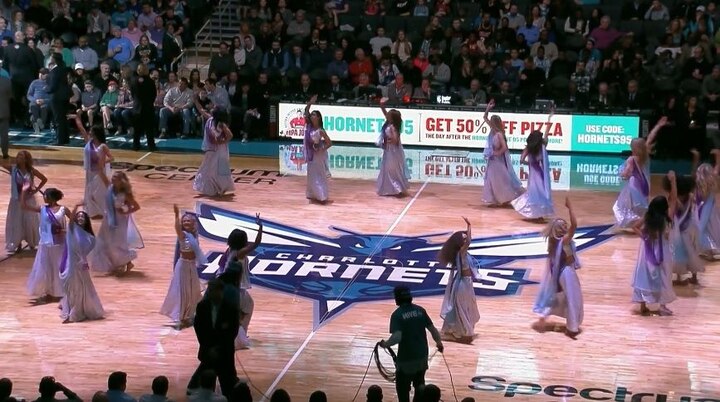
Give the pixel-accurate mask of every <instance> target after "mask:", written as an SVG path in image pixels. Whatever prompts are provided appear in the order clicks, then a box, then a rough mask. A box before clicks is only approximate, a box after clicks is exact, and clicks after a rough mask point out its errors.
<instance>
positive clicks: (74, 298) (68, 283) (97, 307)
mask: <svg viewBox="0 0 720 402" xmlns="http://www.w3.org/2000/svg"><path fill="white" fill-rule="evenodd" d="M63 290H64V291H65V297H64V298H63V299H62V301H61V302H60V306H61V308H62V313H61V314H60V317H61V318H62V319H63V320H68V321H70V322H80V321H85V320H99V319H101V318H103V317H104V316H105V310H103V306H102V303H101V302H100V297H99V296H98V294H97V291H96V290H95V286H94V285H93V282H92V278H90V271H89V270H88V269H87V266H83V265H78V266H76V267H74V268H73V270H72V275H71V276H70V277H69V278H67V279H66V280H64V281H63Z"/></svg>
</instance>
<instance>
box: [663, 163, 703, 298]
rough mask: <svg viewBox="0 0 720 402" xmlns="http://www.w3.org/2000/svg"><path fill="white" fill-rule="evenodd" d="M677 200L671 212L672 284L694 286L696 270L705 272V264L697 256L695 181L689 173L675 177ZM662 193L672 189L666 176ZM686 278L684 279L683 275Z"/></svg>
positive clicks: (698, 251)
mask: <svg viewBox="0 0 720 402" xmlns="http://www.w3.org/2000/svg"><path fill="white" fill-rule="evenodd" d="M675 182H676V190H675V191H676V194H677V201H676V202H675V209H674V210H673V213H674V214H675V218H674V219H673V221H674V222H675V225H676V226H677V227H676V230H674V231H673V233H672V234H673V237H672V242H673V243H672V244H673V272H674V273H675V275H677V280H676V281H674V282H673V283H674V284H675V285H687V284H688V283H690V284H693V285H697V284H698V278H697V274H698V272H704V271H705V263H704V262H703V260H702V258H700V244H699V243H700V241H699V239H698V222H697V217H696V215H695V198H694V196H693V191H694V190H695V180H694V179H693V178H692V177H690V176H679V177H676V179H675ZM663 188H664V189H665V191H666V192H668V193H669V192H671V191H672V183H671V182H670V179H669V178H668V177H665V179H664V180H663ZM688 273H689V274H690V278H687V279H686V278H684V277H685V276H686V275H687V274H688Z"/></svg>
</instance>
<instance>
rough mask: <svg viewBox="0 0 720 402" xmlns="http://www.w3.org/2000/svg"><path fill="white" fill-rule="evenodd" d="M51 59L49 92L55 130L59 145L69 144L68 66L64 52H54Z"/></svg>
mask: <svg viewBox="0 0 720 402" xmlns="http://www.w3.org/2000/svg"><path fill="white" fill-rule="evenodd" d="M51 57H52V59H51V61H50V74H49V75H48V93H49V94H50V107H51V108H52V112H53V118H54V119H55V132H56V135H57V144H58V145H67V144H68V143H69V142H70V132H69V128H68V118H67V112H68V106H69V104H70V97H71V96H72V88H71V87H70V79H69V77H68V74H69V73H70V70H68V68H67V66H65V62H64V61H63V58H62V54H60V53H53V54H52V56H51Z"/></svg>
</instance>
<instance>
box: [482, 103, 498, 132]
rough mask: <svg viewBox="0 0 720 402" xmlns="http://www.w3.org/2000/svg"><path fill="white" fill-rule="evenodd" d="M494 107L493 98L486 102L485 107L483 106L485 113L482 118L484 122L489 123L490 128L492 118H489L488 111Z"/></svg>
mask: <svg viewBox="0 0 720 402" xmlns="http://www.w3.org/2000/svg"><path fill="white" fill-rule="evenodd" d="M494 107H495V99H491V100H490V102H488V104H487V108H485V114H484V115H483V120H485V123H487V124H488V125H490V128H492V126H493V124H492V120H490V118H489V117H488V115H489V114H490V111H491V110H493V108H494Z"/></svg>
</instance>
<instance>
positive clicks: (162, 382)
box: [138, 375, 173, 402]
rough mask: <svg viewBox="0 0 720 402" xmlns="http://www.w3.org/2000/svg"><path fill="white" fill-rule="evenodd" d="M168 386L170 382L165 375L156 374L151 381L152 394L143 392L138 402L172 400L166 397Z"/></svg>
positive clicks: (165, 401) (164, 401)
mask: <svg viewBox="0 0 720 402" xmlns="http://www.w3.org/2000/svg"><path fill="white" fill-rule="evenodd" d="M168 388H170V382H169V381H168V379H167V377H165V376H162V375H161V376H158V377H155V379H153V382H152V392H153V393H152V394H145V395H143V396H141V397H140V399H139V401H138V402H173V401H172V400H171V399H168V397H167V393H168Z"/></svg>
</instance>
